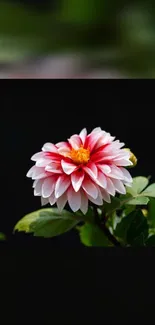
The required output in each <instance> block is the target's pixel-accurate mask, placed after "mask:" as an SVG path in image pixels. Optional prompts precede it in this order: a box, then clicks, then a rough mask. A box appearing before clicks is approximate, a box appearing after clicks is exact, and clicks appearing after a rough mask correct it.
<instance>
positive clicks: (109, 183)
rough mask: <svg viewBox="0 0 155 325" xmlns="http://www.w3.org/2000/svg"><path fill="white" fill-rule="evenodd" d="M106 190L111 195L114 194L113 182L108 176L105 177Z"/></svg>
mask: <svg viewBox="0 0 155 325" xmlns="http://www.w3.org/2000/svg"><path fill="white" fill-rule="evenodd" d="M106 191H107V192H108V193H109V194H110V195H112V196H115V192H116V190H115V187H114V184H113V182H112V181H111V179H110V178H109V177H107V187H106Z"/></svg>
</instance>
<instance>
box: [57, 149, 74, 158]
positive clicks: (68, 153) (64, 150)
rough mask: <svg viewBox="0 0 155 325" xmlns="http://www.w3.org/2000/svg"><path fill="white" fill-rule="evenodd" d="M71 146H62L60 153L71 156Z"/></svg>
mask: <svg viewBox="0 0 155 325" xmlns="http://www.w3.org/2000/svg"><path fill="white" fill-rule="evenodd" d="M70 151H71V149H70V148H66V147H61V148H59V149H58V153H59V154H60V155H62V156H64V157H70Z"/></svg>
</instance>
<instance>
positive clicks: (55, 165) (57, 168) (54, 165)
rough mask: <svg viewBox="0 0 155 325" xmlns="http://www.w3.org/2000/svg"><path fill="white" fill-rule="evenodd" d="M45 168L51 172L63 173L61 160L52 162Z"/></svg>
mask: <svg viewBox="0 0 155 325" xmlns="http://www.w3.org/2000/svg"><path fill="white" fill-rule="evenodd" d="M45 170H46V171H48V172H50V173H54V174H55V173H56V174H62V173H63V170H62V168H61V162H60V161H57V162H51V163H50V164H49V165H47V166H46V167H45Z"/></svg>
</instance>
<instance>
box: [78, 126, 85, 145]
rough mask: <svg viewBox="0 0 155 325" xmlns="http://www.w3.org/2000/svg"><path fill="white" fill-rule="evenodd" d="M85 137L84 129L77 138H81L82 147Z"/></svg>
mask: <svg viewBox="0 0 155 325" xmlns="http://www.w3.org/2000/svg"><path fill="white" fill-rule="evenodd" d="M86 136H87V130H86V128H85V129H83V130H82V131H81V132H80V134H79V137H80V138H81V141H82V143H83V145H84V144H85V140H86Z"/></svg>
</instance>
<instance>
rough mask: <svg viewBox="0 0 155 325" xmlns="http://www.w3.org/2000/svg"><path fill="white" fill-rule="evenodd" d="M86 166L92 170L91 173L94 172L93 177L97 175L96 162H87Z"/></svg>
mask: <svg viewBox="0 0 155 325" xmlns="http://www.w3.org/2000/svg"><path fill="white" fill-rule="evenodd" d="M87 167H88V168H89V169H90V170H91V171H92V173H93V174H94V176H95V178H96V177H97V175H98V169H97V167H96V164H95V163H94V162H91V161H90V162H89V163H88V164H87Z"/></svg>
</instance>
